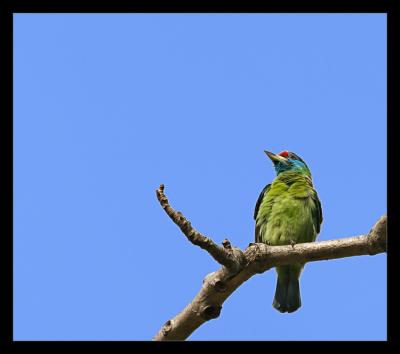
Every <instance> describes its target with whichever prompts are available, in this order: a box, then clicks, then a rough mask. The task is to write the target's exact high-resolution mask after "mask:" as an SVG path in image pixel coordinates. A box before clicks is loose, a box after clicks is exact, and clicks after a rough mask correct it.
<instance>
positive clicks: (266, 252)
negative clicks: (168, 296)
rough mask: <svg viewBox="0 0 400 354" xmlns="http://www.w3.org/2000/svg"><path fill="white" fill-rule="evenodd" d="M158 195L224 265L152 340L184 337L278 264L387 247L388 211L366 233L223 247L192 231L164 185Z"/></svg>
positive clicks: (192, 238) (190, 235)
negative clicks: (282, 243) (292, 242)
mask: <svg viewBox="0 0 400 354" xmlns="http://www.w3.org/2000/svg"><path fill="white" fill-rule="evenodd" d="M156 193H157V198H158V200H159V202H160V204H161V206H162V208H163V209H164V210H165V212H166V213H167V214H168V216H169V217H170V218H171V219H172V221H173V222H174V223H175V224H176V225H178V226H179V228H180V229H181V230H182V232H183V233H184V234H185V236H186V237H187V238H188V240H189V241H190V242H191V243H193V244H195V245H197V246H200V247H201V248H203V249H205V250H206V251H207V252H208V253H209V254H210V255H211V256H212V257H213V258H214V259H215V260H216V261H217V262H218V263H219V264H221V265H222V266H223V267H222V268H221V269H219V270H217V271H216V272H214V273H210V274H208V275H207V276H206V278H205V279H204V280H203V286H202V288H201V289H200V291H199V293H198V294H197V295H196V296H195V298H194V299H193V300H192V302H191V303H190V304H188V305H187V306H186V307H185V308H184V309H183V310H182V312H180V313H179V314H178V315H176V316H175V317H174V318H173V319H171V320H168V321H167V322H166V323H165V324H164V325H163V326H162V328H161V330H160V331H159V332H158V333H157V334H156V335H155V337H154V338H153V340H184V339H186V338H187V337H189V336H190V335H191V334H192V333H193V331H195V330H196V329H197V328H198V327H200V326H201V325H202V324H203V323H204V322H206V321H208V320H211V319H213V318H217V317H218V316H219V315H220V312H221V308H222V304H223V303H224V301H225V300H226V299H227V298H228V297H229V296H230V295H231V294H232V293H233V292H234V291H235V290H236V289H237V288H238V287H239V286H240V285H241V284H243V283H244V282H245V281H246V280H248V279H249V278H251V277H252V276H253V275H255V274H259V273H264V272H265V271H267V270H268V269H271V268H273V267H276V266H279V265H285V264H292V263H298V262H299V263H307V262H315V261H320V260H328V259H336V258H344V257H352V256H362V255H375V254H378V253H383V252H386V239H387V237H386V222H387V217H386V215H384V216H382V217H381V218H380V219H379V220H378V221H377V222H376V223H375V225H374V226H373V227H372V229H371V230H370V232H369V233H368V234H366V235H361V236H355V237H348V238H341V239H337V240H331V241H321V242H310V243H300V244H296V245H293V246H292V245H288V246H268V245H266V244H263V243H251V244H250V245H249V247H247V249H246V250H245V251H244V252H243V251H241V250H240V249H238V248H236V247H232V246H231V244H230V242H229V241H228V240H224V247H221V246H218V245H217V244H215V243H214V242H213V241H212V240H211V239H210V238H209V237H206V236H204V235H202V234H200V233H199V232H198V231H196V230H195V229H194V228H193V227H192V226H191V224H190V222H189V221H188V220H187V219H186V218H185V217H184V216H183V215H182V213H180V212H176V211H174V209H172V207H171V206H170V205H169V203H168V199H167V197H166V196H165V194H164V185H161V186H160V188H159V189H157V191H156Z"/></svg>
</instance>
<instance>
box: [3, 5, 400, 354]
mask: <svg viewBox="0 0 400 354" xmlns="http://www.w3.org/2000/svg"><path fill="white" fill-rule="evenodd" d="M395 2H396V0H393V1H392V0H347V1H346V0H319V1H318V0H270V1H265V0H258V1H257V0H248V1H245V0H242V1H238V0H231V1H221V0H219V1H214V2H209V1H208V0H207V1H205V0H203V1H201V0H192V1H186V2H185V3H183V2H179V1H176V0H175V1H168V0H164V1H163V0H153V1H151V0H149V1H144V0H138V1H134V2H128V0H125V1H124V0H114V1H112V0H109V1H90V0H84V1H76V0H69V1H68V0H59V1H57V0H53V1H49V0H46V1H34V0H30V1H29V0H21V1H18V0H16V1H12V2H11V1H7V0H6V1H3V2H1V5H0V6H1V17H0V26H1V27H0V35H1V46H2V48H3V51H2V53H1V55H0V67H1V75H0V78H1V86H2V88H3V90H2V91H1V92H2V95H0V99H1V102H0V108H1V109H2V110H3V115H2V116H4V117H2V118H1V124H2V126H1V128H0V132H1V134H2V135H3V136H2V138H1V139H0V143H1V144H2V146H1V147H2V148H1V152H4V159H3V160H2V161H3V162H2V163H3V166H4V167H5V170H6V173H4V175H5V176H6V179H5V183H4V184H2V185H3V194H2V195H3V196H5V197H2V198H1V200H2V202H3V203H4V204H6V205H5V208H3V210H6V212H5V213H4V212H3V213H1V214H2V216H3V219H4V220H2V221H1V224H0V225H1V226H2V227H3V228H4V229H5V232H4V233H2V237H0V242H1V244H0V252H1V253H0V271H1V278H0V280H1V282H2V286H1V288H0V304H1V308H0V321H1V322H2V326H1V328H2V329H1V331H0V333H1V342H0V349H4V351H2V350H0V351H2V352H21V353H25V352H38V353H57V352H63V351H65V352H68V353H69V352H71V351H75V350H79V349H82V350H95V351H96V352H97V353H125V352H130V353H132V351H134V350H135V349H136V350H140V349H144V350H146V349H151V350H156V349H157V350H169V349H172V350H179V349H180V350H185V351H186V350H191V351H196V350H199V351H204V350H205V349H206V347H208V346H212V348H213V349H214V350H216V351H220V350H230V344H232V343H233V345H234V346H235V349H238V350H249V349H250V347H249V346H250V345H251V346H253V345H256V346H260V349H261V350H265V351H267V350H268V351H270V350H282V349H283V350H284V349H287V350H296V351H297V350H301V349H303V348H304V349H306V350H307V352H309V353H311V352H315V353H317V352H321V351H322V352H326V351H329V350H334V351H337V350H340V349H342V348H343V349H347V350H349V349H350V350H351V349H362V351H363V352H365V351H373V352H376V351H377V350H385V349H389V347H391V349H394V348H395V347H399V345H398V344H399V339H398V337H399V335H396V333H395V328H398V327H399V326H398V316H399V314H400V312H399V311H398V305H397V303H398V299H399V293H398V291H397V288H396V287H395V286H394V279H393V278H395V279H396V278H397V279H398V277H396V276H395V273H396V274H398V271H396V270H397V269H399V268H398V266H397V267H396V265H395V264H394V263H395V262H398V256H397V257H396V254H395V251H392V252H391V251H390V250H397V249H398V248H397V247H396V243H397V242H398V241H397V240H396V238H397V239H398V237H399V236H398V235H396V234H395V232H393V233H392V234H393V238H391V237H390V236H391V235H390V233H389V234H388V235H389V236H388V263H387V264H388V337H387V338H388V340H387V341H368V342H362V341H343V342H342V341H335V342H324V341H319V342H309V341H303V342H299V341H291V342H276V341H269V342H267V343H264V342H263V341H254V342H244V341H235V342H227V341H221V342H218V341H213V342H207V341H186V342H179V341H177V342H168V343H167V344H163V343H161V342H151V341H14V340H13V14H14V13H66V12H67V13H76V12H78V13H123V12H139V13H140V12H142V13H151V12H153V13H154V12H165V13H193V12H201V13H253V12H269V13H274V12H275V13H386V14H387V40H388V42H387V43H388V46H387V85H388V86H387V88H388V92H387V109H388V121H387V123H388V129H387V134H388V143H387V153H388V154H387V162H388V175H387V176H388V191H389V190H391V192H390V193H388V194H387V198H388V214H389V223H388V230H392V229H393V230H394V229H395V223H396V216H398V215H399V214H398V210H395V209H396V205H394V203H393V202H394V195H398V193H396V192H395V191H394V189H396V184H397V183H395V181H400V179H399V178H398V174H397V173H398V172H397V169H396V167H395V166H393V165H394V164H393V163H392V164H390V162H391V161H395V158H394V159H393V157H394V156H395V155H394V154H395V153H394V150H395V149H394V144H395V142H396V137H395V134H396V133H397V131H396V129H395V117H399V110H398V108H399V104H398V102H399V99H400V97H396V96H395V95H396V94H398V88H399V80H398V79H399V77H398V65H399V64H400V60H399V56H398V46H399V42H400V41H399V35H398V34H399V33H400V31H399V25H398V23H399V11H398V10H397V9H396V8H395ZM396 49H397V50H396ZM398 132H399V133H400V130H399V131H398ZM364 153H365V152H364ZM396 174H397V175H396ZM371 188H373V186H371ZM367 192H368V191H366V193H367ZM371 202H373V201H371ZM391 215H393V218H392V216H391ZM377 217H378V216H377ZM366 311H367V309H366ZM343 320H344V321H345V320H346V319H345V318H344V319H343ZM396 320H397V321H396ZM395 322H397V325H395V324H394V323H395ZM316 325H318V324H316ZM310 330H312V329H310ZM327 344H329V345H327ZM146 347H147V348H146Z"/></svg>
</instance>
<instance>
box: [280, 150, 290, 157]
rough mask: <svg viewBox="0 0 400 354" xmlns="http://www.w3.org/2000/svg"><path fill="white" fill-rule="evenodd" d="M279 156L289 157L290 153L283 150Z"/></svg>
mask: <svg viewBox="0 0 400 354" xmlns="http://www.w3.org/2000/svg"><path fill="white" fill-rule="evenodd" d="M279 155H280V156H283V157H288V156H289V151H287V150H283V151H282V152H280V153H279Z"/></svg>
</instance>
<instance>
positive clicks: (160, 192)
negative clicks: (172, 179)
mask: <svg viewBox="0 0 400 354" xmlns="http://www.w3.org/2000/svg"><path fill="white" fill-rule="evenodd" d="M156 195H157V199H158V201H159V202H160V204H161V207H162V208H163V209H164V211H165V212H166V213H167V215H168V216H169V217H170V218H171V220H172V221H173V222H174V223H175V224H176V225H178V227H179V228H180V229H181V231H182V232H183V234H184V235H185V236H186V237H187V239H188V240H189V241H190V242H191V243H193V244H194V245H196V246H199V247H200V248H202V249H204V250H206V251H207V252H208V253H209V254H210V255H211V257H213V258H214V259H215V260H216V261H217V262H218V263H219V264H221V265H222V266H225V267H226V268H228V269H229V270H230V271H233V272H237V271H238V270H239V269H241V268H242V266H243V264H244V256H243V252H242V251H241V250H240V249H239V248H236V247H232V245H231V243H230V242H229V240H227V239H225V240H224V241H223V242H222V245H223V247H221V246H218V245H217V244H216V243H214V241H213V240H211V238H209V237H206V236H204V235H202V234H201V233H200V232H198V231H197V230H196V229H195V228H194V227H192V224H191V223H190V221H188V220H187V219H186V218H185V217H184V216H183V215H182V213H181V212H180V211H175V210H174V209H172V207H171V206H170V205H169V203H168V198H167V197H166V196H165V194H164V185H163V184H161V185H160V188H158V189H157V190H156Z"/></svg>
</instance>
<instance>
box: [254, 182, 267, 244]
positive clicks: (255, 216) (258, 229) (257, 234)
mask: <svg viewBox="0 0 400 354" xmlns="http://www.w3.org/2000/svg"><path fill="white" fill-rule="evenodd" d="M270 188H271V184H267V185H266V186H265V187H264V189H263V190H262V191H261V193H260V195H259V196H258V199H257V203H256V207H255V208H254V216H253V218H254V220H256V218H257V214H258V210H259V209H260V205H261V202H262V201H263V199H264V196H265V195H266V194H267V193H268V191H269V190H270ZM255 242H256V243H258V242H262V241H261V235H260V226H257V224H256V230H255Z"/></svg>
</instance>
